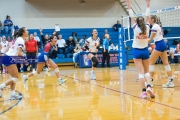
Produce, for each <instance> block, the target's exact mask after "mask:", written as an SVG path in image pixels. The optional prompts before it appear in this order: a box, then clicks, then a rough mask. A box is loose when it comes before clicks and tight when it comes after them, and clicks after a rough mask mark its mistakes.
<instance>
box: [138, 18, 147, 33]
mask: <svg viewBox="0 0 180 120" xmlns="http://www.w3.org/2000/svg"><path fill="white" fill-rule="evenodd" d="M136 21H137V24H138V27H139V28H140V29H141V31H142V34H143V35H146V24H145V21H144V18H143V17H137V19H136Z"/></svg>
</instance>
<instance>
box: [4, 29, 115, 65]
mask: <svg viewBox="0 0 180 120" xmlns="http://www.w3.org/2000/svg"><path fill="white" fill-rule="evenodd" d="M105 29H107V30H108V33H109V34H110V36H111V42H113V43H115V45H117V44H118V32H116V31H114V30H113V29H112V28H97V31H98V36H99V38H100V39H101V41H102V37H103V34H104V30H105ZM28 31H29V34H33V33H34V32H37V34H38V36H39V37H40V38H41V36H40V32H39V29H28ZM91 31H92V28H78V29H74V28H72V29H71V28H69V29H61V31H60V32H59V34H61V35H62V36H63V39H65V40H67V39H68V38H69V36H71V35H72V32H76V33H77V35H78V37H79V38H80V39H81V38H82V37H83V35H86V36H87V38H88V37H90V36H91ZM53 32H54V29H43V34H44V35H45V34H48V35H52V33H53ZM1 36H2V34H1ZM5 36H11V35H10V34H5ZM70 56H71V54H68V55H67V58H65V56H64V55H63V54H58V59H53V61H54V62H56V63H57V64H61V65H62V64H63V65H72V63H73V60H72V58H70Z"/></svg>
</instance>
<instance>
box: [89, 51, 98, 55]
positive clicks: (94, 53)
mask: <svg viewBox="0 0 180 120" xmlns="http://www.w3.org/2000/svg"><path fill="white" fill-rule="evenodd" d="M89 53H91V54H93V55H94V56H95V55H97V53H96V52H89Z"/></svg>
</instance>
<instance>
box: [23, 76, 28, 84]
mask: <svg viewBox="0 0 180 120" xmlns="http://www.w3.org/2000/svg"><path fill="white" fill-rule="evenodd" d="M22 78H23V82H24V83H26V81H27V80H28V77H27V75H23V76H22Z"/></svg>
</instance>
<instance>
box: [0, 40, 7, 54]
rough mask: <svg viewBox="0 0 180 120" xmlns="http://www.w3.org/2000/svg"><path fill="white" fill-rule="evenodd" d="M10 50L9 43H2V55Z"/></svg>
mask: <svg viewBox="0 0 180 120" xmlns="http://www.w3.org/2000/svg"><path fill="white" fill-rule="evenodd" d="M7 48H8V41H1V53H4V52H5V51H6V50H7Z"/></svg>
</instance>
